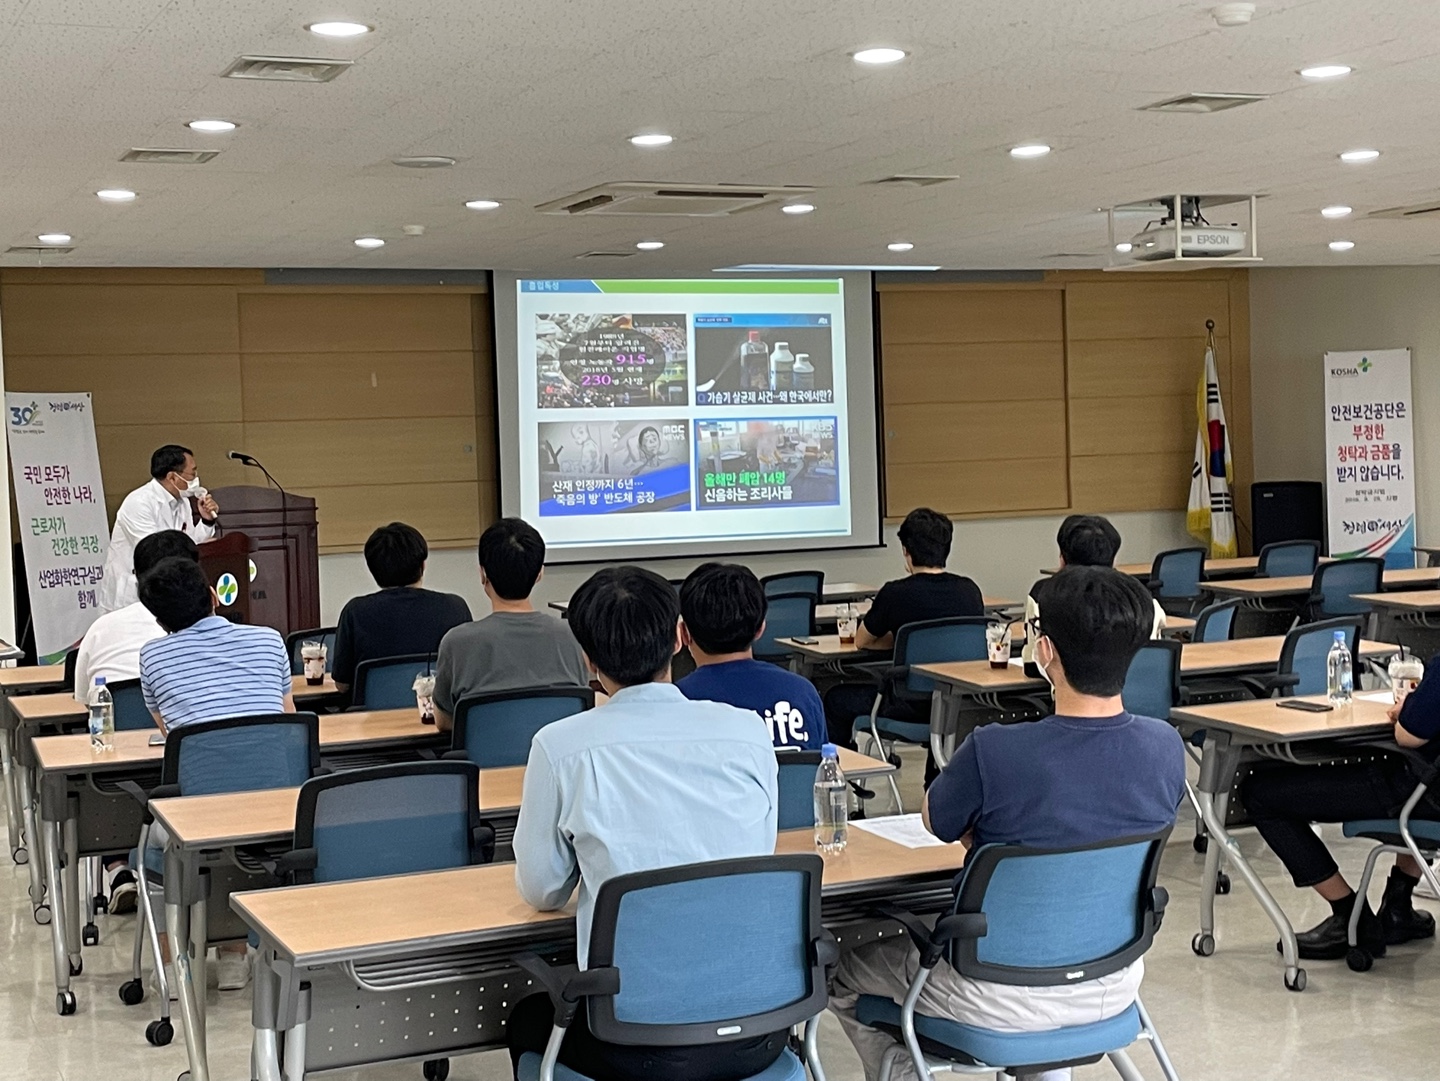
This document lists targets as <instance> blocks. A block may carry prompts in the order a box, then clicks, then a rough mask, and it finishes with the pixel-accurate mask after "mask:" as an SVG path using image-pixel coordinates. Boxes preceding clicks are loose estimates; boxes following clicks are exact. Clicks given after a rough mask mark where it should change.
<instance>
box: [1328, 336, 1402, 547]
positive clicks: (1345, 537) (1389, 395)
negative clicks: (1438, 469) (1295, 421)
mask: <svg viewBox="0 0 1440 1081" xmlns="http://www.w3.org/2000/svg"><path fill="white" fill-rule="evenodd" d="M1411 415H1412V404H1411V397H1410V350H1408V349H1375V350H1371V351H1368V352H1347V353H1326V354H1325V494H1326V502H1327V504H1328V513H1329V530H1328V535H1329V540H1330V555H1331V556H1333V557H1335V558H1336V559H1347V558H1352V557H1356V556H1375V557H1379V558H1383V559H1384V560H1385V566H1386V567H1413V566H1415V552H1414V545H1415V464H1416V463H1415V440H1414V435H1413V433H1412V431H1411V423H1410V421H1411Z"/></svg>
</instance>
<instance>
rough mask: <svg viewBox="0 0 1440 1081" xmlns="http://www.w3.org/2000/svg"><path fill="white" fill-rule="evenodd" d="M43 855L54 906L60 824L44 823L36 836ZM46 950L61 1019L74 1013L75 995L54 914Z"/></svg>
mask: <svg viewBox="0 0 1440 1081" xmlns="http://www.w3.org/2000/svg"><path fill="white" fill-rule="evenodd" d="M40 841H41V846H42V848H43V849H44V853H45V867H46V869H47V871H48V872H49V876H50V892H51V895H52V898H53V901H54V903H56V904H58V903H59V902H60V892H61V891H60V876H61V870H60V844H61V842H60V823H59V822H49V821H47V822H46V823H45V828H44V830H43V832H42V833H41V834H40ZM50 950H51V955H52V958H53V960H54V962H55V1010H56V1012H57V1013H59V1014H60V1016H62V1017H64V1016H67V1015H69V1014H72V1013H74V1012H75V994H74V992H73V991H71V990H70V954H69V952H68V951H67V950H66V948H65V920H64V919H63V918H62V915H61V913H58V912H57V913H55V918H54V919H52V920H51V921H50Z"/></svg>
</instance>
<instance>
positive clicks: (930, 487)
mask: <svg viewBox="0 0 1440 1081" xmlns="http://www.w3.org/2000/svg"><path fill="white" fill-rule="evenodd" d="M886 483H887V484H888V485H889V488H888V491H887V495H888V496H889V500H890V505H891V506H892V507H893V506H896V505H899V506H908V507H935V508H937V509H938V508H941V507H943V508H945V511H946V513H947V514H957V515H992V516H994V515H1003V514H1011V513H1024V512H1029V511H1044V510H1054V509H1056V508H1064V507H1065V506H1066V504H1067V502H1068V500H1069V497H1068V493H1067V484H1066V469H1065V459H1064V457H1059V458H1023V459H1017V460H1012V461H999V462H949V463H946V465H945V467H944V468H943V469H900V470H896V471H895V472H894V473H893V474H891V475H890V478H889V479H887V481H886Z"/></svg>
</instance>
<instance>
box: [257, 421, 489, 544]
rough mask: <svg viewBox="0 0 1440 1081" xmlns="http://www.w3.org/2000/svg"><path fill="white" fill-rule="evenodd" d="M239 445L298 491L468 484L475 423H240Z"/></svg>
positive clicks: (472, 465) (472, 469) (472, 475)
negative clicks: (279, 466) (280, 469)
mask: <svg viewBox="0 0 1440 1081" xmlns="http://www.w3.org/2000/svg"><path fill="white" fill-rule="evenodd" d="M245 438H246V440H247V442H248V443H249V450H250V452H251V453H252V454H254V455H255V457H257V458H259V459H260V460H261V461H263V462H265V464H266V465H270V463H272V462H278V461H284V462H285V475H286V477H287V478H288V479H289V481H290V482H292V483H294V485H295V486H296V487H297V488H300V487H303V486H323V487H327V488H328V487H334V486H337V485H351V484H358V485H364V484H405V483H410V482H417V483H422V484H423V483H439V482H448V481H473V480H475V418H474V417H429V418H407V419H401V420H313V421H309V422H306V423H295V422H286V421H281V422H272V423H259V424H256V423H249V422H247V423H246V425H245ZM270 469H271V472H274V471H275V466H273V465H270ZM277 475H278V474H277ZM285 486H286V487H287V488H288V487H290V484H289V483H287V484H286V485H285ZM361 539H362V540H363V538H361Z"/></svg>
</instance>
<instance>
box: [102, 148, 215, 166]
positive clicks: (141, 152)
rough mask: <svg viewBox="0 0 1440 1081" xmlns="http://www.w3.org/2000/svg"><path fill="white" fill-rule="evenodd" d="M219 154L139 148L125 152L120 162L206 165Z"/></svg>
mask: <svg viewBox="0 0 1440 1081" xmlns="http://www.w3.org/2000/svg"><path fill="white" fill-rule="evenodd" d="M218 153H220V151H218V150H166V149H163V148H161V147H144V146H137V147H136V148H135V149H133V150H127V151H125V153H124V154H122V155H121V157H120V160H121V161H138V162H141V163H142V164H145V165H204V164H205V163H206V162H207V161H209V160H210V159H211V158H213V157H214V156H215V155H216V154H218Z"/></svg>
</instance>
